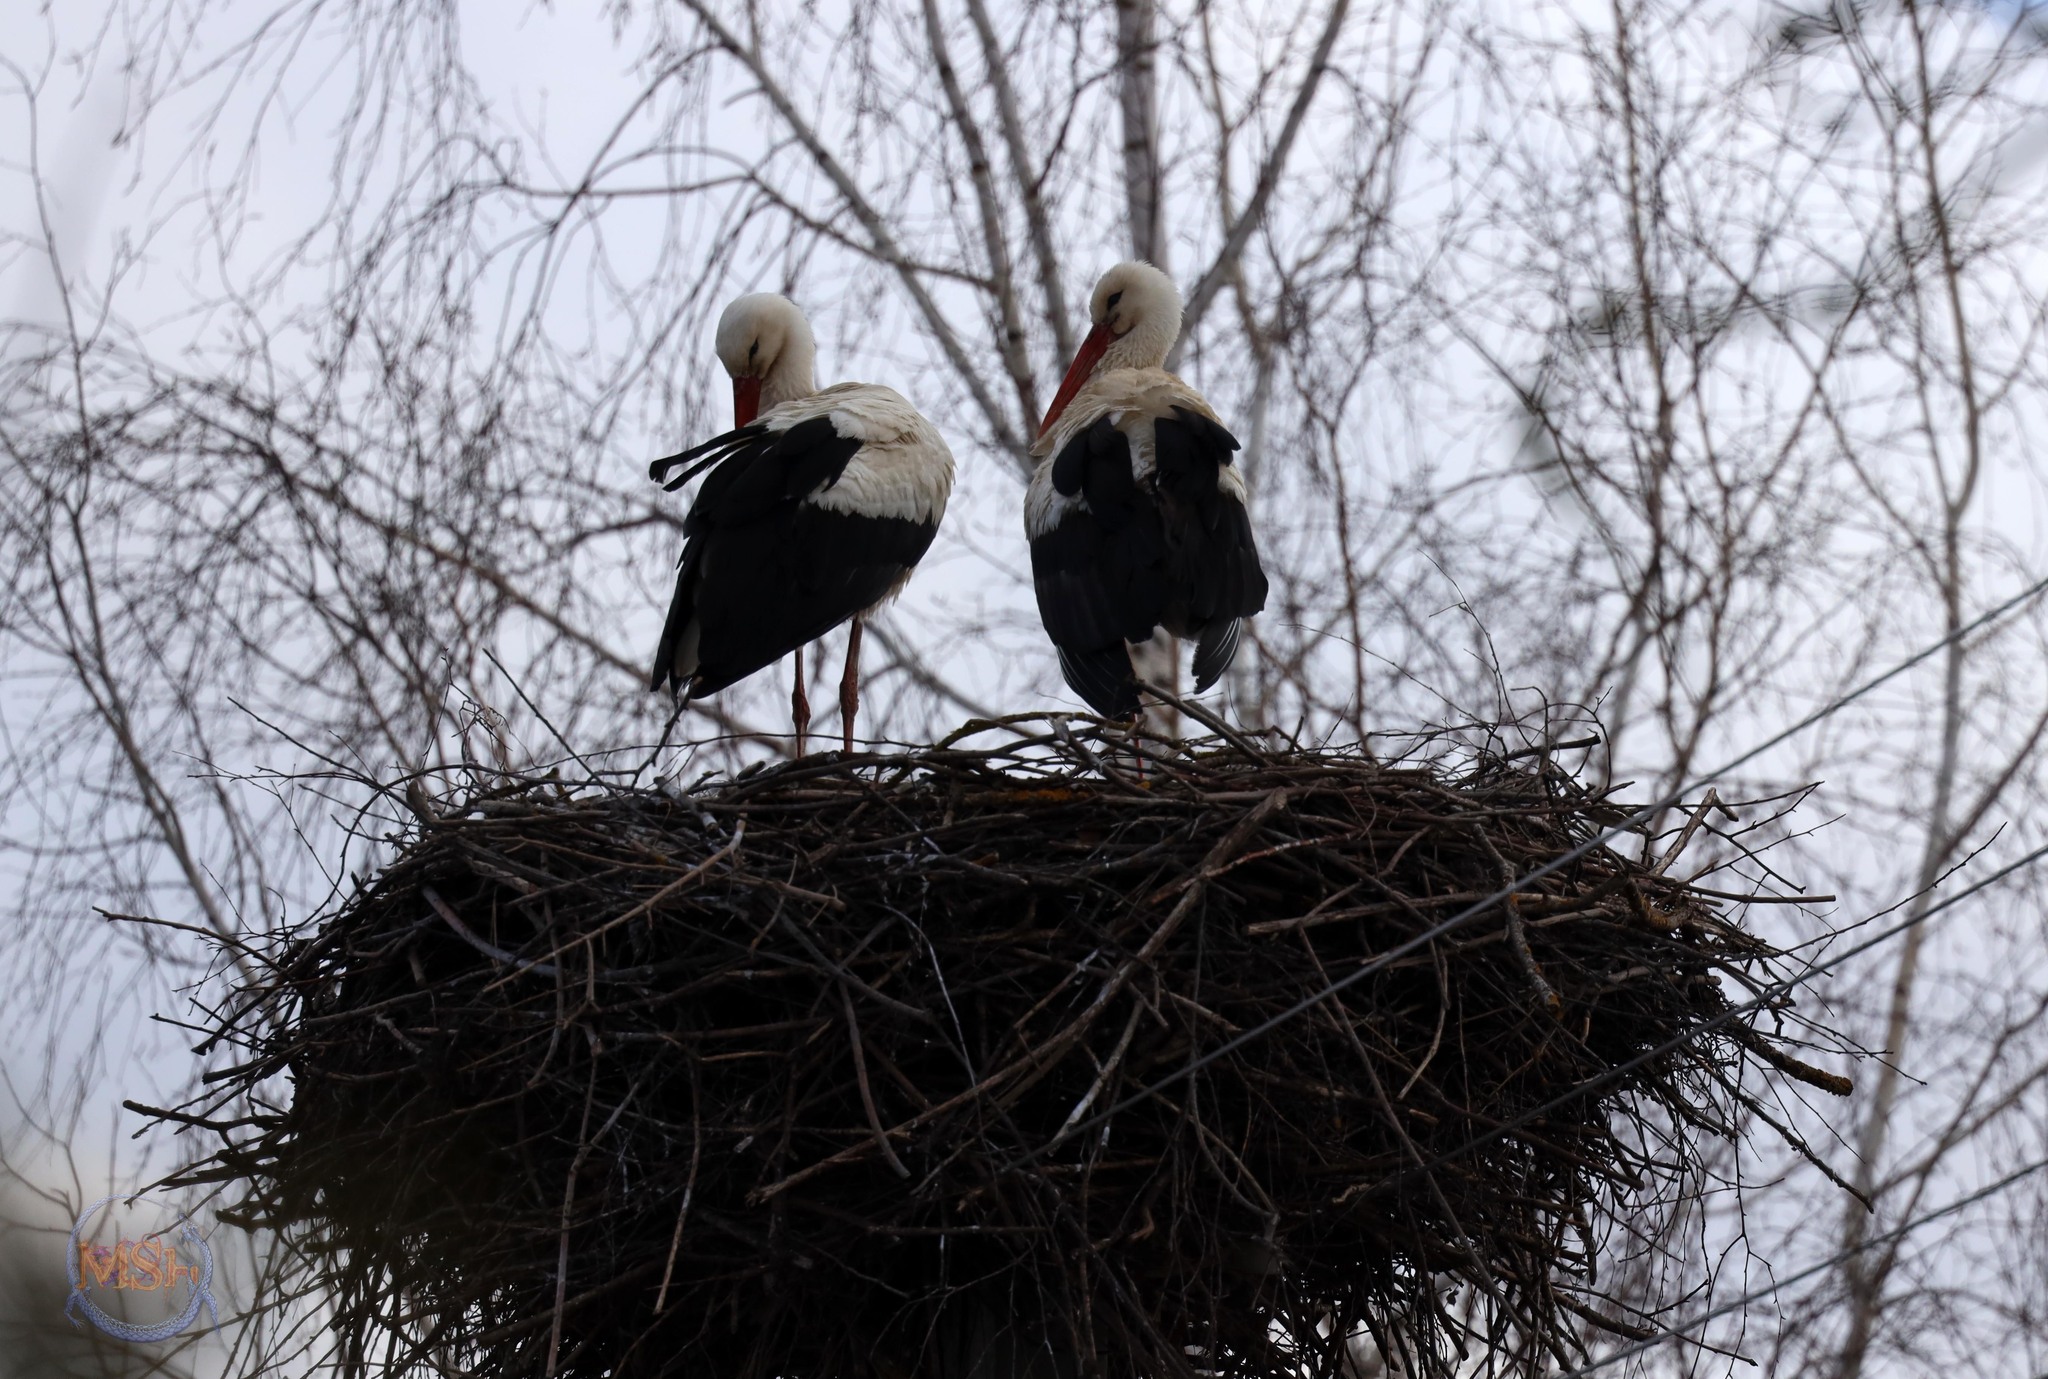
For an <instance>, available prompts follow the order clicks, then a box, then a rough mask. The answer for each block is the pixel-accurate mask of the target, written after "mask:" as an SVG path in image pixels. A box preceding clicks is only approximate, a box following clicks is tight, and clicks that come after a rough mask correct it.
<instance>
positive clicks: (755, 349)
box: [747, 340, 761, 359]
mask: <svg viewBox="0 0 2048 1379" xmlns="http://www.w3.org/2000/svg"><path fill="white" fill-rule="evenodd" d="M760 352H761V342H760V341H759V340H756V341H755V342H754V343H753V344H751V345H749V346H747V358H748V359H752V358H754V357H755V356H756V355H758V354H760Z"/></svg>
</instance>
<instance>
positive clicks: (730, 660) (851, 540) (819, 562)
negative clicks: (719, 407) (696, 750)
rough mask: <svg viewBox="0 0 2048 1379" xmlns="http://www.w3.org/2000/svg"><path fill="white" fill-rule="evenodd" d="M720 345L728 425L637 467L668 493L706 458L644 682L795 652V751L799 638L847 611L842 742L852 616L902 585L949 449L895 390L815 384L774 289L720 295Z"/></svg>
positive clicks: (702, 675) (949, 465)
mask: <svg viewBox="0 0 2048 1379" xmlns="http://www.w3.org/2000/svg"><path fill="white" fill-rule="evenodd" d="M718 358H719V362H720V363H722V364H724V365H725V369H726V372H727V373H729V374H731V375H732V410H733V422H734V429H732V430H730V431H728V432H726V433H725V434H724V435H722V436H715V437H713V438H712V439H710V440H708V441H706V442H704V443H703V444H702V445H698V446H694V447H692V448H691V449H688V450H685V451H684V452H683V453H681V454H680V455H671V456H669V457H668V458H667V459H664V460H656V461H655V462H654V463H653V464H652V465H650V466H648V471H647V472H648V475H649V477H651V478H653V479H654V480H656V481H657V482H661V481H663V480H666V483H665V484H664V487H666V488H668V489H670V490H671V491H673V490H674V489H677V488H680V487H681V486H682V485H683V484H685V483H688V482H689V481H690V480H691V479H692V478H694V477H695V476H696V475H697V474H699V473H701V472H702V471H704V470H706V469H710V470H711V475H710V477H709V478H707V479H705V481H704V486H703V487H702V488H701V489H699V490H698V492H697V499H696V501H695V502H693V503H692V504H690V511H689V515H688V516H686V517H685V518H684V519H683V537H684V541H683V554H682V558H681V560H680V561H679V562H678V564H677V571H676V592H675V597H674V599H672V600H671V601H670V603H669V607H668V621H667V623H666V625H664V626H663V628H662V629H661V645H660V646H659V647H658V648H657V649H656V651H655V653H654V679H653V688H655V689H661V688H663V687H664V686H667V685H673V686H675V687H676V688H677V689H678V690H680V691H681V692H682V693H683V694H684V695H685V696H686V698H688V699H694V698H697V697H699V696H701V695H706V694H713V693H716V692H717V691H718V690H721V689H724V688H725V687H726V686H727V685H730V684H732V683H733V682H734V681H736V680H741V679H744V678H745V677H747V676H749V675H752V674H753V673H754V672H755V671H757V670H759V669H761V668H762V667H763V666H765V665H768V664H769V663H770V662H772V661H776V660H779V659H781V657H782V656H783V655H784V654H785V653H793V654H794V656H795V661H796V688H795V690H794V691H793V692H792V694H791V695H790V710H791V716H792V718H793V719H794V720H795V725H796V750H797V754H798V755H799V756H801V755H802V754H803V750H804V734H805V732H806V731H807V730H808V728H809V727H810V721H811V706H810V701H809V699H808V698H807V697H806V696H805V694H804V659H803V657H804V652H803V649H804V646H805V644H807V643H809V642H812V641H815V640H817V639H818V638H819V637H822V636H824V635H825V633H827V632H829V631H831V630H832V629H833V628H835V627H837V626H838V625H839V624H840V623H843V622H845V621H847V620H848V619H851V620H852V622H853V629H852V631H851V632H849V633H848V634H847V642H846V671H845V674H844V675H842V676H841V677H840V681H839V712H840V719H841V723H842V726H843V736H842V740H843V742H844V745H845V748H846V750H847V751H848V752H851V751H852V750H853V721H854V716H855V715H856V714H857V713H858V712H859V708H860V630H861V621H862V619H864V618H865V617H867V615H868V614H870V613H872V612H874V611H875V609H876V608H878V607H880V606H881V605H882V604H883V603H885V602H887V601H888V600H889V599H891V598H893V597H895V595H896V594H897V593H899V592H900V591H901V590H902V588H903V586H904V585H905V584H906V583H907V582H909V579H910V572H911V570H912V569H914V568H915V567H916V565H917V562H918V560H919V559H920V558H922V557H923V555H924V553H925V551H926V550H927V549H928V548H929V547H930V546H931V544H932V537H933V535H934V534H936V533H937V531H938V529H939V519H940V518H941V517H943V516H944V515H945V512H946V499H947V498H948V497H949V496H950V495H951V493H952V491H953V455H952V452H951V451H949V450H947V449H946V442H945V441H944V440H943V439H941V438H940V436H939V433H938V430H937V428H935V427H934V426H933V425H932V424H931V423H930V422H928V421H926V420H925V419H924V418H923V417H922V416H919V415H918V412H917V409H916V408H914V407H912V406H911V405H910V404H909V403H908V402H906V401H905V400H904V399H903V397H902V395H901V394H899V393H897V392H896V391H894V390H893V389H890V388H884V387H881V386H879V385H877V384H873V383H839V384H835V385H834V386H832V387H830V388H826V389H823V390H820V389H819V388H818V387H817V385H816V384H815V383H814V382H813V381H812V378H811V369H812V366H813V364H814V362H815V361H816V358H817V346H816V345H815V343H814V342H813V341H812V338H811V327H810V323H809V322H808V321H806V320H805V319H804V314H803V313H802V312H801V311H799V310H797V307H796V304H795V303H793V302H791V301H790V300H789V299H788V298H786V297H778V296H776V295H774V294H773V293H768V292H757V293H753V294H751V295H748V296H745V297H741V298H740V299H739V300H737V301H735V302H734V303H733V304H732V305H731V306H728V307H727V308H726V309H725V314H724V315H723V316H721V317H720V318H719V321H718ZM713 466H716V468H713ZM678 470H679V471H680V472H676V473H675V474H674V477H673V478H670V477H669V475H670V474H671V472H672V471H678Z"/></svg>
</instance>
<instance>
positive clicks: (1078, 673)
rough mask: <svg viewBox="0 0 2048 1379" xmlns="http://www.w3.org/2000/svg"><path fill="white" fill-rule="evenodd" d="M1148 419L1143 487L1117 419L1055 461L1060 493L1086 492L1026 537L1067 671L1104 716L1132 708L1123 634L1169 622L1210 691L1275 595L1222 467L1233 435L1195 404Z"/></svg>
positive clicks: (1133, 691) (1133, 685) (1198, 681)
mask: <svg viewBox="0 0 2048 1379" xmlns="http://www.w3.org/2000/svg"><path fill="white" fill-rule="evenodd" d="M1173 410H1174V415H1173V416H1172V417H1170V418H1167V417H1162V418H1159V419H1158V420H1157V421H1156V422H1155V423H1154V425H1153V436H1154V448H1153V454H1154V466H1153V472H1152V475H1151V477H1150V482H1149V483H1145V484H1140V483H1139V482H1138V480H1137V479H1136V477H1135V475H1134V473H1133V471H1132V467H1131V448H1130V441H1129V439H1128V438H1127V437H1126V436H1125V435H1124V433H1123V432H1122V431H1121V430H1120V429H1118V428H1117V427H1116V426H1115V425H1114V424H1113V423H1112V422H1111V420H1110V419H1109V418H1108V417H1103V418H1102V419H1100V420H1098V421H1097V422H1096V423H1095V424H1094V425H1092V426H1090V427H1088V428H1087V429H1086V430H1085V431H1083V432H1081V433H1080V434H1079V435H1077V436H1075V437H1074V438H1073V439H1072V440H1071V441H1069V442H1068V443H1067V445H1066V447H1065V448H1064V449H1062V450H1061V451H1060V453H1059V454H1058V455H1056V456H1055V457H1054V458H1053V463H1052V472H1051V475H1050V477H1051V480H1052V486H1053V488H1054V489H1055V490H1056V491H1057V492H1059V493H1060V494H1062V495H1064V496H1066V497H1070V498H1071V497H1076V496H1078V497H1080V498H1082V499H1084V500H1085V501H1086V506H1085V508H1083V507H1076V508H1072V509H1070V510H1068V512H1067V513H1066V514H1065V515H1064V516H1063V517H1061V519H1060V520H1059V523H1058V525H1056V526H1055V527H1053V529H1052V530H1050V531H1048V532H1046V533H1044V534H1043V535H1041V536H1039V537H1038V538H1037V539H1036V540H1035V541H1033V542H1032V543H1031V571H1032V582H1033V584H1034V585H1035V587H1036V590H1037V593H1038V611H1039V616H1040V618H1041V619H1042V620H1043V621H1044V623H1045V630H1046V632H1047V634H1048V635H1049V636H1051V638H1052V640H1053V644H1054V645H1055V646H1056V647H1058V648H1059V653H1060V670H1061V673H1062V674H1063V675H1064V676H1065V677H1066V681H1067V684H1068V685H1070V686H1071V687H1072V688H1073V690H1074V692H1075V693H1076V694H1079V695H1080V696H1081V697H1082V698H1083V699H1085V700H1086V701H1087V702H1088V703H1089V704H1090V705H1091V706H1092V707H1093V708H1094V709H1095V710H1096V712H1098V713H1101V714H1103V715H1104V716H1105V717H1121V716H1125V715H1128V714H1132V713H1135V712H1137V708H1138V690H1137V681H1136V678H1135V677H1134V675H1133V674H1132V672H1131V664H1130V655H1129V652H1128V651H1127V650H1126V648H1125V646H1124V643H1125V642H1127V641H1129V642H1137V641H1143V640H1145V639H1146V638H1147V637H1149V636H1151V635H1152V634H1153V632H1154V631H1155V630H1156V629H1157V628H1158V627H1159V625H1160V624H1161V623H1168V624H1169V625H1171V626H1173V627H1175V628H1176V629H1177V630H1182V631H1185V632H1186V633H1187V634H1188V635H1192V636H1194V637H1195V638H1196V644H1195V687H1196V688H1197V689H1198V690H1204V689H1207V688H1209V686H1210V685H1212V684H1214V683H1215V682H1216V679H1217V677H1219V676H1220V675H1221V674H1222V673H1223V671H1224V669H1225V668H1226V667H1228V666H1229V664H1230V661H1231V658H1232V657H1233V656H1235V655H1236V653H1237V644H1238V639H1239V636H1240V632H1241V620H1242V619H1243V618H1245V617H1247V616H1249V615H1251V614H1253V613H1256V612H1258V611H1259V610H1260V609H1261V608H1263V607H1264V606H1265V603H1266V577H1265V574H1264V572H1263V571H1262V570H1261V569H1260V568H1259V556H1258V549H1257V547H1256V545H1255V544H1254V543H1253V540H1252V530H1251V522H1250V520H1249V519H1248V518H1247V517H1246V515H1245V510H1244V504H1243V503H1241V502H1239V501H1238V500H1237V499H1236V498H1235V497H1233V496H1231V495H1230V494H1229V493H1227V492H1225V491H1223V489H1222V488H1221V487H1220V484H1219V476H1220V474H1221V471H1222V468H1223V466H1225V465H1227V464H1229V463H1230V462H1231V453H1232V452H1233V451H1235V450H1236V449H1237V448H1238V443H1237V439H1236V437H1234V436H1232V435H1231V434H1230V432H1228V431H1227V430H1225V429H1224V428H1223V427H1221V426H1219V425H1218V424H1217V423H1216V422H1214V421H1212V420H1210V419H1209V418H1208V417H1206V416H1203V415H1202V414H1201V413H1199V412H1195V411H1192V410H1190V409H1188V408H1185V407H1176V408H1174V409H1173Z"/></svg>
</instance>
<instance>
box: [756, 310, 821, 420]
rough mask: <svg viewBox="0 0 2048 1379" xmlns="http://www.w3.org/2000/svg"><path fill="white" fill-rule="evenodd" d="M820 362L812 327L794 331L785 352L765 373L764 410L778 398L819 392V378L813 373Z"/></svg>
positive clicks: (779, 400) (789, 399)
mask: <svg viewBox="0 0 2048 1379" xmlns="http://www.w3.org/2000/svg"><path fill="white" fill-rule="evenodd" d="M817 363H818V347H817V346H816V345H815V344H813V343H812V342H811V331H810V327H809V326H808V325H806V326H805V327H804V329H802V330H800V331H791V332H790V333H789V336H788V338H787V339H786V340H785V341H784V343H783V346H782V353H780V354H778V355H776V356H775V362H774V363H773V364H771V365H769V367H768V372H767V373H765V374H763V375H762V376H761V410H762V411H764V412H765V411H767V410H768V409H769V408H770V407H773V406H774V405H775V404H776V403H778V402H793V401H795V400H796V399H797V398H800V397H809V396H810V395H811V394H812V393H815V392H817V391H818V381H817V379H816V378H815V377H814V376H813V371H814V370H815V368H816V367H817Z"/></svg>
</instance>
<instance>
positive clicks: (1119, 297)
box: [1106, 292, 1124, 311]
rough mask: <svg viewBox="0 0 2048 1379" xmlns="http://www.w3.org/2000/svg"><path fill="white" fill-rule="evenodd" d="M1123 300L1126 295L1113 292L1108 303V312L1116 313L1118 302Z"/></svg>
mask: <svg viewBox="0 0 2048 1379" xmlns="http://www.w3.org/2000/svg"><path fill="white" fill-rule="evenodd" d="M1123 299H1124V294H1123V293H1121V292H1112V293H1110V294H1109V301H1108V303H1107V304H1106V305H1107V309H1108V310H1110V311H1115V310H1116V304H1117V303H1118V302H1120V301H1122V300H1123Z"/></svg>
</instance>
